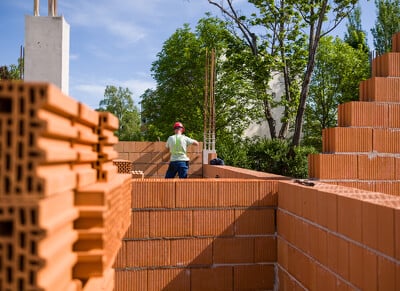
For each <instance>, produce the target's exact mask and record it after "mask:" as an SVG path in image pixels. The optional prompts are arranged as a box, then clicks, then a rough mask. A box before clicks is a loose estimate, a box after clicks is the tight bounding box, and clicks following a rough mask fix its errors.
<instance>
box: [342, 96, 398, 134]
mask: <svg viewBox="0 0 400 291" xmlns="http://www.w3.org/2000/svg"><path fill="white" fill-rule="evenodd" d="M390 106H394V107H398V106H397V105H396V104H384V103H376V102H362V101H351V102H346V103H343V104H339V106H338V126H340V127H347V126H352V127H374V128H387V127H393V126H390V125H389V107H390Z"/></svg>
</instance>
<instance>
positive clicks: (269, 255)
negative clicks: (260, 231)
mask: <svg viewBox="0 0 400 291" xmlns="http://www.w3.org/2000/svg"><path fill="white" fill-rule="evenodd" d="M277 257H278V254H277V239H276V237H275V236H268V237H256V238H254V262H255V263H265V262H271V263H274V262H276V261H277Z"/></svg>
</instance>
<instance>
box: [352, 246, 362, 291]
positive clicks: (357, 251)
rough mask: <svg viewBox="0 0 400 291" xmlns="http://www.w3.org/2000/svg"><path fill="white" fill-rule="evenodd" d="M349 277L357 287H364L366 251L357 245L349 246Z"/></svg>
mask: <svg viewBox="0 0 400 291" xmlns="http://www.w3.org/2000/svg"><path fill="white" fill-rule="evenodd" d="M349 247H350V248H349V277H350V280H349V281H350V282H351V283H353V284H354V285H355V286H356V287H358V288H360V289H361V288H362V285H363V266H364V264H365V263H364V249H363V248H362V247H360V246H357V245H355V244H350V245H349Z"/></svg>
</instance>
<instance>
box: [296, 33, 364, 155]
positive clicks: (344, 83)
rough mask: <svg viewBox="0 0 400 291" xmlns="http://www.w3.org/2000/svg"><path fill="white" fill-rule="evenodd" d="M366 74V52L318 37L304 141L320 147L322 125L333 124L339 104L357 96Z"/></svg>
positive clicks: (338, 40)
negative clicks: (318, 42) (319, 39)
mask: <svg viewBox="0 0 400 291" xmlns="http://www.w3.org/2000/svg"><path fill="white" fill-rule="evenodd" d="M368 77H369V63H368V54H366V53H365V52H364V51H363V50H360V49H354V48H353V47H352V46H350V45H349V44H348V43H346V42H344V41H342V40H340V39H339V38H335V39H334V38H333V37H331V36H328V37H323V38H321V42H320V46H319V48H318V52H317V56H316V63H315V70H314V73H313V78H312V81H311V84H310V91H309V98H308V100H307V110H306V115H305V123H304V143H305V144H307V145H312V146H314V147H315V148H316V149H318V150H321V147H322V138H321V137H322V129H324V128H328V127H333V126H335V125H336V123H337V107H338V105H339V104H341V103H344V102H348V101H352V100H357V99H358V86H359V83H360V82H361V81H363V80H365V79H367V78H368Z"/></svg>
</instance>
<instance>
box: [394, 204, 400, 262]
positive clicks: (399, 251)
mask: <svg viewBox="0 0 400 291" xmlns="http://www.w3.org/2000/svg"><path fill="white" fill-rule="evenodd" d="M394 215H395V224H394V239H395V241H396V242H400V209H395V214H394ZM395 248H396V250H395V257H396V260H399V261H400V244H399V243H396V246H395Z"/></svg>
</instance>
